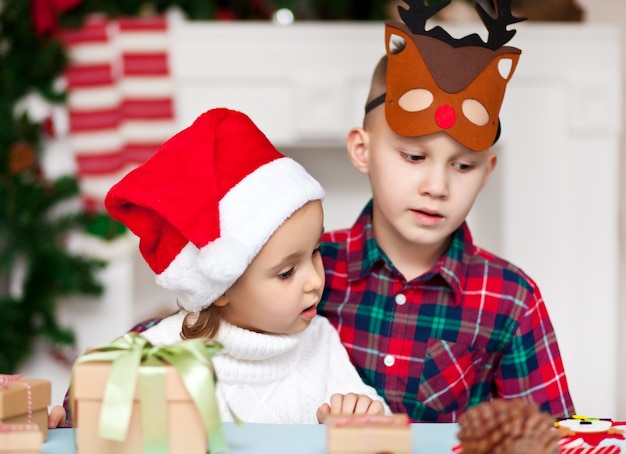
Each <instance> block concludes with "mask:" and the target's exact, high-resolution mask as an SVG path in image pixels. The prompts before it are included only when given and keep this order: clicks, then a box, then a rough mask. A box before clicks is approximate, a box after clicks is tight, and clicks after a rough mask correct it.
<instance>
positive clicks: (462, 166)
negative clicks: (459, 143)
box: [454, 162, 475, 172]
mask: <svg viewBox="0 0 626 454" xmlns="http://www.w3.org/2000/svg"><path fill="white" fill-rule="evenodd" d="M454 167H455V168H456V169H457V170H459V171H461V172H467V171H468V170H472V169H473V168H474V167H475V166H474V164H468V163H465V162H456V163H454Z"/></svg>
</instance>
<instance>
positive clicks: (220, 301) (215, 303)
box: [213, 293, 230, 307]
mask: <svg viewBox="0 0 626 454" xmlns="http://www.w3.org/2000/svg"><path fill="white" fill-rule="evenodd" d="M229 302H230V299H229V298H228V296H227V295H226V293H224V294H223V295H222V296H220V297H219V298H218V299H216V300H215V301H213V306H217V307H224V306H226V305H227V304H228V303H229Z"/></svg>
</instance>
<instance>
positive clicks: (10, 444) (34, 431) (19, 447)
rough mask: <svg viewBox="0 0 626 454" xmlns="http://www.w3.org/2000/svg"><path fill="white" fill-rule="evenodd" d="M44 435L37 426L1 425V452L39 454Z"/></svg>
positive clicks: (6, 453)
mask: <svg viewBox="0 0 626 454" xmlns="http://www.w3.org/2000/svg"><path fill="white" fill-rule="evenodd" d="M42 445H43V433H42V432H41V430H39V426H37V425H35V424H9V425H4V424H0V452H1V453H2V454H39V453H41V448H42Z"/></svg>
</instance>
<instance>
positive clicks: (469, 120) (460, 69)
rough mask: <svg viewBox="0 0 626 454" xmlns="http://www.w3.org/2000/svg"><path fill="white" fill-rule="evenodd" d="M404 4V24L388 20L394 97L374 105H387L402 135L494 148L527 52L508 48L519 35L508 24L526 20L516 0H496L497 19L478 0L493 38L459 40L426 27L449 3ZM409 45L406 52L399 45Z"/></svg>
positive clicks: (390, 93) (388, 115) (389, 82)
mask: <svg viewBox="0 0 626 454" xmlns="http://www.w3.org/2000/svg"><path fill="white" fill-rule="evenodd" d="M405 3H406V4H407V5H408V6H409V8H408V9H405V8H403V7H401V6H400V7H398V10H399V12H400V17H401V18H402V20H403V21H404V23H402V22H397V21H387V22H386V23H385V24H386V25H385V42H386V49H387V57H388V64H387V92H386V94H385V95H384V97H381V98H379V99H377V100H374V101H373V102H372V103H370V105H368V106H367V108H366V111H369V110H371V109H372V108H374V107H376V106H377V105H378V104H380V103H382V102H383V101H384V103H385V115H386V118H387V122H388V123H389V126H390V127H391V129H393V130H394V131H395V132H396V133H398V134H400V135H403V136H422V135H426V134H432V133H435V132H438V131H442V130H443V131H445V132H446V133H447V134H449V135H450V136H451V137H453V138H454V139H456V140H457V141H458V142H460V143H462V144H463V145H465V146H466V147H467V148H470V149H472V150H476V151H483V150H486V149H488V148H489V147H490V146H491V145H492V144H493V143H494V140H495V138H496V136H497V134H498V126H499V114H500V107H501V105H502V100H503V98H504V92H505V90H506V85H507V83H508V81H509V80H510V79H511V77H512V75H513V73H514V71H515V67H516V65H517V61H518V59H519V56H520V54H521V51H520V50H519V49H517V48H514V47H509V46H504V44H505V43H506V42H508V41H509V40H510V39H511V38H512V37H513V35H514V34H515V31H514V30H507V26H508V25H511V24H514V23H516V22H519V21H521V20H523V19H519V18H516V17H513V16H512V15H511V8H510V6H511V5H510V3H511V0H496V1H495V5H494V6H495V10H496V17H492V16H491V15H489V14H488V13H487V12H486V11H485V10H484V9H483V8H482V7H481V6H480V5H479V4H478V3H475V6H476V9H477V11H478V14H479V15H480V18H481V20H482V21H483V23H484V24H485V26H486V27H487V29H488V30H489V37H488V39H487V41H486V42H485V41H483V40H482V39H481V38H480V37H479V36H478V35H477V34H472V35H468V36H465V37H463V38H460V39H456V38H453V37H452V36H451V35H449V34H448V33H447V32H446V31H445V30H444V29H443V28H441V27H439V26H436V27H433V28H431V29H429V30H426V20H427V19H428V18H430V17H432V16H433V15H434V14H435V13H437V12H438V11H439V10H441V9H442V8H443V7H445V6H447V5H448V4H449V3H450V0H447V1H444V2H441V3H439V4H437V5H435V6H426V5H425V4H424V3H425V2H424V0H405ZM396 41H403V42H404V43H405V47H404V49H403V50H402V52H396V51H395V49H394V48H393V43H394V42H396Z"/></svg>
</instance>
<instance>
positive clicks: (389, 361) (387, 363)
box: [383, 355, 396, 367]
mask: <svg viewBox="0 0 626 454" xmlns="http://www.w3.org/2000/svg"><path fill="white" fill-rule="evenodd" d="M383 362H384V363H385V366H387V367H391V366H393V365H394V364H395V363H396V358H394V357H393V356H392V355H387V356H385V359H384V360H383Z"/></svg>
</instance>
